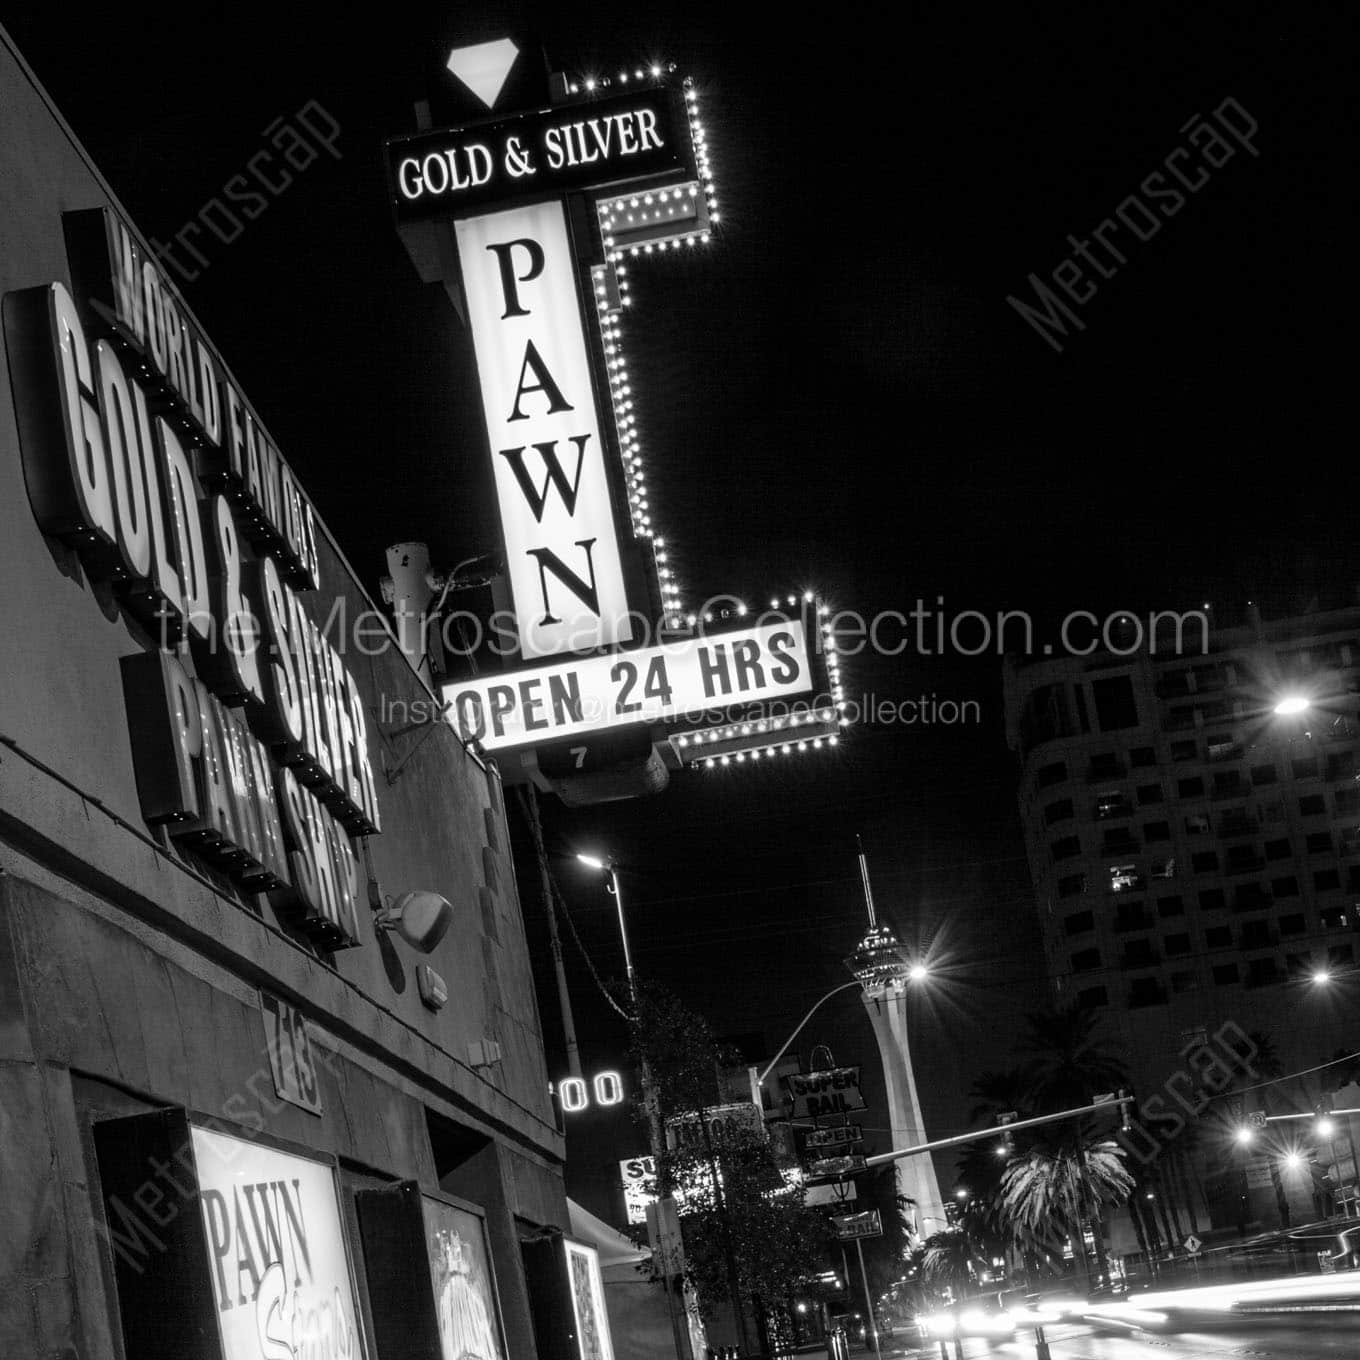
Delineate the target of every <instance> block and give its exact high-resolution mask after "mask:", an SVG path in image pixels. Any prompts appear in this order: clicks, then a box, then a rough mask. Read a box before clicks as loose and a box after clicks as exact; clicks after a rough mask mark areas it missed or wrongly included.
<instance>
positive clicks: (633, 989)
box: [576, 854, 638, 1014]
mask: <svg viewBox="0 0 1360 1360" xmlns="http://www.w3.org/2000/svg"><path fill="white" fill-rule="evenodd" d="M576 858H577V859H579V860H580V861H581V863H582V864H586V865H589V866H590V868H592V869H599V870H601V871H602V872H604V873H607V874H608V875H609V891H610V892H611V893H613V894H614V903H615V905H616V906H617V907H618V910H619V935H620V937H621V938H622V940H623V966H624V969H625V971H626V973H627V976H628V997H629V1000H631V1001H632V1003H633V1011H634V1013H635V1014H636V1012H637V1005H638V998H637V975H636V974H635V973H634V972H633V954H632V951H631V950H630V949H629V948H628V922H627V921H626V920H625V919H624V915H623V894H622V893H621V892H620V891H619V873H618V865H617V864H615V863H614V861H613V860H612V859H600V857H599V856H598V855H581V854H578V855H577V856H576Z"/></svg>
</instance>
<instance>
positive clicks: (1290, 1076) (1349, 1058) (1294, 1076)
mask: <svg viewBox="0 0 1360 1360" xmlns="http://www.w3.org/2000/svg"><path fill="white" fill-rule="evenodd" d="M1356 1058H1360V1052H1356V1053H1346V1054H1343V1055H1342V1056H1341V1057H1340V1058H1333V1059H1332V1060H1331V1061H1330V1062H1325V1063H1318V1065H1317V1066H1316V1067H1305V1068H1304V1069H1303V1070H1302V1071H1301V1072H1289V1073H1287V1074H1286V1075H1285V1076H1283V1077H1271V1078H1270V1080H1269V1081H1258V1082H1257V1083H1256V1084H1255V1085H1254V1086H1239V1087H1237V1088H1236V1089H1235V1090H1232V1091H1223V1092H1222V1093H1221V1094H1219V1095H1216V1096H1213V1097H1211V1099H1213V1100H1223V1099H1224V1098H1225V1097H1232V1096H1241V1095H1246V1093H1247V1092H1248V1091H1259V1090H1260V1089H1261V1088H1262V1087H1263V1086H1278V1085H1279V1084H1280V1083H1281V1082H1284V1081H1297V1080H1298V1079H1299V1078H1300V1077H1308V1076H1311V1075H1312V1074H1313V1073H1314V1072H1321V1071H1323V1070H1324V1069H1325V1068H1328V1067H1337V1066H1339V1065H1340V1064H1341V1063H1347V1062H1354V1061H1355V1059H1356Z"/></svg>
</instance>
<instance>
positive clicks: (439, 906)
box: [373, 890, 453, 954]
mask: <svg viewBox="0 0 1360 1360" xmlns="http://www.w3.org/2000/svg"><path fill="white" fill-rule="evenodd" d="M373 924H374V926H376V927H377V929H379V930H390V931H392V932H393V933H395V934H397V935H400V936H401V938H402V939H403V940H405V941H406V943H407V944H409V945H410V946H411V948H412V949H415V950H418V951H419V952H420V953H422V954H428V953H429V952H430V951H431V950H432V949H433V948H434V947H435V946H436V945H437V944H438V943H439V941H440V940H442V939H443V938H444V935H445V933H446V932H447V931H448V928H449V927H450V926H451V925H452V924H453V907H452V906H451V905H450V903H449V901H448V899H447V898H444V897H440V895H439V894H438V893H436V892H427V891H424V890H420V891H416V892H408V893H402V895H401V896H400V897H398V898H397V899H396V901H395V902H392V903H390V904H389V905H388V906H385V907H384V908H383V909H382V910H381V911H379V912H378V913H377V914H376V915H375V916H374V918H373Z"/></svg>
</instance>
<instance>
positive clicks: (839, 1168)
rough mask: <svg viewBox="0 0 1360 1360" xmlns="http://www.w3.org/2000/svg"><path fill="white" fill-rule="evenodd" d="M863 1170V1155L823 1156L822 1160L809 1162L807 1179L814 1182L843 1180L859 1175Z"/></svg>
mask: <svg viewBox="0 0 1360 1360" xmlns="http://www.w3.org/2000/svg"><path fill="white" fill-rule="evenodd" d="M863 1170H864V1158H863V1157H857V1156H848V1157H823V1158H821V1160H820V1161H816V1162H809V1163H808V1169H807V1179H808V1182H809V1183H812V1184H815V1183H816V1182H817V1181H841V1180H845V1179H847V1178H848V1177H850V1176H858V1175H859V1173H860V1172H861V1171H863Z"/></svg>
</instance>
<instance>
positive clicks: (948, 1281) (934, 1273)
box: [921, 1228, 980, 1300]
mask: <svg viewBox="0 0 1360 1360" xmlns="http://www.w3.org/2000/svg"><path fill="white" fill-rule="evenodd" d="M922 1246H923V1248H924V1250H923V1253H922V1256H921V1278H922V1279H923V1280H924V1281H925V1282H926V1283H927V1284H928V1285H930V1286H931V1287H932V1288H933V1289H938V1290H944V1289H948V1290H949V1291H950V1293H951V1294H952V1295H953V1296H954V1298H955V1299H956V1300H957V1299H961V1298H964V1297H965V1296H966V1295H967V1293H968V1291H969V1289H970V1288H971V1287H972V1285H973V1281H974V1279H975V1278H976V1268H977V1263H978V1262H979V1260H980V1257H979V1254H978V1251H977V1244H976V1243H975V1242H974V1241H973V1239H972V1236H971V1234H969V1233H968V1232H967V1231H966V1230H965V1229H963V1228H946V1229H945V1230H944V1231H943V1232H937V1233H932V1234H931V1235H930V1236H929V1237H927V1238H926V1240H925V1242H924V1243H923V1244H922Z"/></svg>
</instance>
